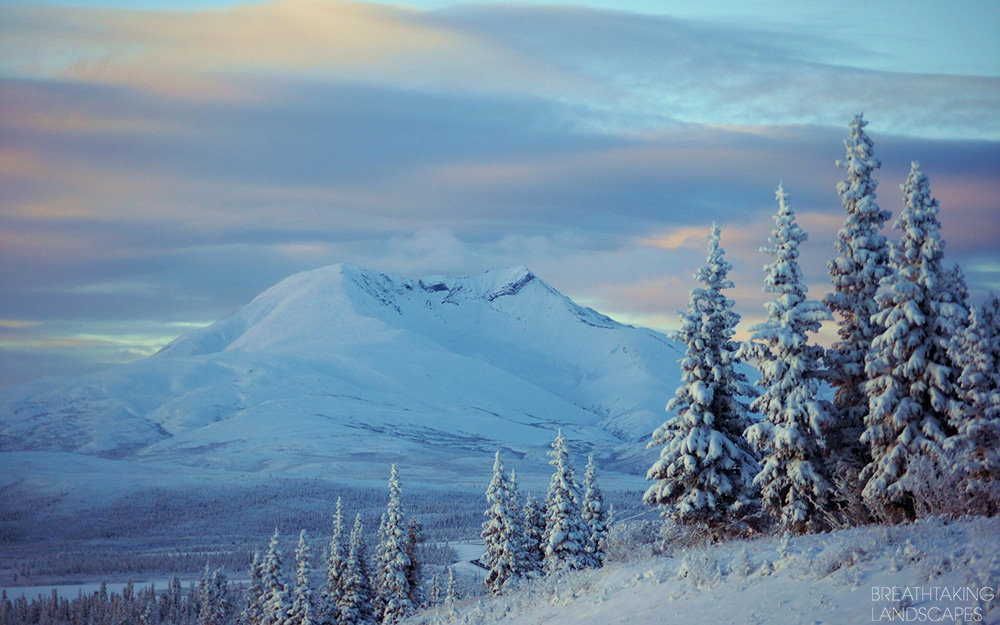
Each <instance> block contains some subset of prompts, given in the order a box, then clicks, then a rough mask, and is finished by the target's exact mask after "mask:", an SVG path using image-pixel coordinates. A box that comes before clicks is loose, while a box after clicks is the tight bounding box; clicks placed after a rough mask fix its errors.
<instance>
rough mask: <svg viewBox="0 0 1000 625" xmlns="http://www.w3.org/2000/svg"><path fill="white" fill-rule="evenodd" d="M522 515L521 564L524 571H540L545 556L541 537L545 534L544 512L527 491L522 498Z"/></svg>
mask: <svg viewBox="0 0 1000 625" xmlns="http://www.w3.org/2000/svg"><path fill="white" fill-rule="evenodd" d="M522 516H523V528H524V529H523V532H522V534H523V537H524V546H523V548H522V553H523V566H524V572H525V573H535V572H538V571H541V569H542V562H543V560H544V558H545V551H544V544H543V542H542V537H543V536H544V535H545V514H544V513H543V511H542V506H541V504H540V503H539V502H538V500H537V499H536V498H535V496H534V495H532V494H531V493H528V495H527V497H526V498H525V500H524V510H523V513H522Z"/></svg>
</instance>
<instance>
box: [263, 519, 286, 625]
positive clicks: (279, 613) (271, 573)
mask: <svg viewBox="0 0 1000 625" xmlns="http://www.w3.org/2000/svg"><path fill="white" fill-rule="evenodd" d="M278 539H279V534H278V530H277V529H275V530H274V536H272V537H271V543H270V544H269V545H268V548H267V554H266V555H265V556H264V561H263V563H262V564H261V586H262V587H263V592H262V593H261V600H262V603H261V612H262V614H261V620H260V625H290V624H289V623H288V609H289V608H290V607H291V603H290V601H289V598H288V586H287V584H286V583H285V574H284V562H282V556H281V547H280V546H279V545H278Z"/></svg>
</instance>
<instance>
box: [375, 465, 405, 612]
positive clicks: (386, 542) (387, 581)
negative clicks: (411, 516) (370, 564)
mask: <svg viewBox="0 0 1000 625" xmlns="http://www.w3.org/2000/svg"><path fill="white" fill-rule="evenodd" d="M384 519H385V523H384V526H383V528H382V542H381V543H380V544H379V556H378V562H379V564H380V565H381V569H380V570H379V573H378V595H379V603H380V606H381V612H382V613H381V618H380V621H379V622H380V623H384V624H391V623H396V622H398V621H400V620H401V619H403V618H405V617H407V616H409V615H410V614H411V613H412V612H413V610H414V605H413V602H412V601H411V600H410V583H409V579H407V576H406V572H407V570H409V568H410V559H409V557H407V555H406V543H407V535H406V513H405V511H404V509H403V487H402V485H401V484H400V482H399V474H398V473H397V471H396V465H392V471H391V475H390V477H389V504H388V505H387V506H386V510H385V517H384Z"/></svg>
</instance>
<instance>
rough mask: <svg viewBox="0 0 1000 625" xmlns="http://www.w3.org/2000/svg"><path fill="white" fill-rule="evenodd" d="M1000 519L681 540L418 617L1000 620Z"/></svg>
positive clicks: (597, 621)
mask: <svg viewBox="0 0 1000 625" xmlns="http://www.w3.org/2000/svg"><path fill="white" fill-rule="evenodd" d="M998 541H1000V519H983V518H980V519H974V520H970V521H962V522H952V523H949V522H945V521H941V520H937V519H928V520H923V521H920V522H918V523H915V524H913V525H908V526H900V527H883V526H872V527H865V528H855V529H851V530H843V531H839V532H834V533H830V534H820V535H811V536H801V537H793V538H791V539H788V540H786V539H783V538H768V539H759V540H752V541H734V542H729V543H725V544H721V545H715V546H707V547H699V548H695V547H692V548H688V549H683V548H680V547H677V548H674V549H672V550H670V551H671V553H670V554H669V555H661V556H655V557H643V558H639V559H636V560H634V561H625V562H621V561H620V562H614V563H609V564H608V565H607V566H605V567H604V568H603V569H600V570H589V571H582V572H578V573H574V574H570V575H566V576H564V577H562V578H558V579H543V580H541V581H537V582H534V583H528V584H525V585H524V586H523V587H522V588H520V589H517V590H514V591H512V592H510V593H509V594H507V595H506V596H503V597H499V598H486V599H482V600H479V601H472V600H470V601H467V602H463V603H460V604H459V605H457V606H454V610H451V609H447V608H440V609H437V610H434V611H430V612H426V613H423V614H421V615H418V616H416V617H414V618H413V619H411V621H410V623H414V624H416V623H421V624H437V623H451V622H456V623H468V624H475V625H492V624H496V625H542V624H545V625H616V624H622V625H624V624H629V625H669V624H671V623H685V624H686V623H751V624H768V625H771V624H785V623H787V624H796V625H798V624H805V625H816V624H831V625H849V624H860V623H902V622H908V623H916V622H928V623H987V624H997V623H1000V603H998V600H997V598H996V591H997V586H998V585H1000V549H998V548H997V545H998Z"/></svg>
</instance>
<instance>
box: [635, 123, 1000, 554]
mask: <svg viewBox="0 0 1000 625" xmlns="http://www.w3.org/2000/svg"><path fill="white" fill-rule="evenodd" d="M866 125H867V122H866V121H864V119H863V118H862V116H861V115H858V116H855V118H854V119H853V120H852V122H851V124H850V130H851V134H850V137H849V139H847V140H846V141H845V145H846V147H847V155H846V158H845V159H844V160H842V161H838V163H837V164H838V165H839V166H840V167H841V168H843V169H845V170H846V172H847V179H846V180H845V181H843V182H841V183H840V184H839V185H838V187H837V190H838V193H839V194H840V198H841V201H842V203H843V206H844V209H845V210H846V212H847V218H846V220H845V223H844V226H843V228H842V229H841V230H840V231H839V233H838V239H837V244H836V250H837V256H836V257H835V258H834V259H833V260H831V261H830V262H829V263H828V273H829V275H830V278H831V280H832V284H833V292H832V293H830V294H829V295H827V296H826V297H825V298H824V299H823V302H819V301H816V300H811V299H809V298H808V294H807V289H806V286H805V284H804V283H803V278H802V271H801V268H800V265H799V246H800V244H801V243H803V242H804V241H805V240H806V233H805V232H804V231H803V230H802V228H801V227H800V226H799V225H798V224H797V223H796V219H795V212H794V211H793V210H792V208H791V206H790V204H789V200H788V194H787V193H786V192H785V190H784V189H783V188H782V187H781V186H779V188H778V192H777V199H778V212H777V214H776V215H775V218H774V219H775V227H774V230H773V231H772V233H771V237H770V239H769V241H768V246H767V247H764V248H762V250H761V251H762V252H764V253H765V254H767V255H768V256H770V257H771V258H772V259H773V260H772V262H771V263H770V264H768V265H767V266H766V267H765V269H764V273H765V276H764V291H765V292H766V293H769V294H772V295H773V299H772V300H771V301H769V302H767V303H766V304H765V308H766V310H767V318H766V320H765V321H764V322H763V323H761V324H758V325H756V326H754V327H752V328H751V332H752V336H751V337H750V340H749V342H747V343H740V342H738V341H735V340H733V334H734V330H735V328H736V325H737V323H738V322H739V315H738V314H736V313H735V312H734V311H733V301H732V300H730V299H728V298H727V297H726V296H725V295H724V294H723V293H722V292H723V290H725V289H728V288H732V287H733V286H734V285H733V282H732V281H731V280H729V279H728V272H729V270H730V269H731V268H732V265H731V264H730V263H728V262H727V261H726V260H725V258H724V251H723V249H722V247H721V244H720V231H719V228H718V227H717V226H713V228H712V231H711V234H710V236H709V254H708V260H707V262H706V264H705V266H704V267H702V268H701V269H699V271H698V272H697V274H696V278H697V279H698V280H699V281H700V283H701V286H699V287H697V288H695V289H693V290H692V291H691V295H690V301H689V304H688V307H687V310H686V311H685V312H683V313H681V329H680V330H679V331H678V332H676V333H675V337H676V338H677V339H678V340H680V341H681V342H682V343H684V345H686V346H687V351H686V354H685V357H684V358H683V359H682V360H681V373H682V382H681V385H680V386H679V387H678V388H677V391H676V393H675V396H674V398H673V399H671V401H670V402H669V404H668V405H667V410H668V411H669V412H670V413H671V416H670V417H669V418H668V419H667V420H666V421H665V422H664V423H663V425H662V426H660V427H659V428H658V429H657V430H656V431H655V432H654V433H653V437H652V440H651V441H650V443H649V446H650V447H656V446H658V447H661V452H660V458H659V460H657V462H656V463H655V464H653V466H652V467H651V468H650V469H649V472H648V476H647V477H648V479H650V480H654V481H655V483H654V484H653V485H652V486H651V487H650V488H649V489H648V490H647V491H646V493H645V496H644V500H645V502H646V503H647V504H650V505H659V506H661V510H662V514H663V516H664V518H665V519H667V520H668V521H670V522H672V523H676V524H678V525H680V526H688V527H692V528H698V529H699V530H700V531H704V532H706V533H707V534H709V535H714V536H718V535H721V534H726V533H732V532H734V531H736V532H740V531H746V530H752V529H754V528H755V527H756V528H757V529H761V528H762V527H764V526H768V525H775V526H776V527H777V528H778V529H780V530H782V531H790V532H813V531H822V530H826V529H830V528H834V527H842V526H848V525H856V524H862V523H867V522H871V521H881V522H889V523H898V522H906V521H911V520H913V519H916V518H917V517H920V516H924V515H929V514H945V515H953V516H957V515H963V514H987V515H994V514H996V513H997V512H998V511H1000V391H998V386H1000V300H998V298H997V297H996V295H991V296H990V297H989V298H988V299H987V301H986V303H985V304H983V305H982V306H978V307H976V306H971V305H970V304H969V303H968V300H967V297H968V293H967V289H966V286H965V281H964V279H963V274H962V271H961V268H960V267H959V266H958V265H954V266H950V267H949V266H946V265H945V263H944V241H943V239H942V237H941V230H940V223H939V221H938V211H939V205H938V202H937V200H936V199H933V198H932V197H931V192H930V185H929V182H928V179H927V176H926V175H925V174H924V173H923V172H922V171H921V169H920V166H919V164H918V163H916V162H914V163H912V164H911V169H910V173H909V176H908V177H907V179H906V181H905V183H904V184H902V185H901V189H902V191H903V209H902V212H901V213H900V215H899V217H898V219H897V220H896V224H895V227H896V229H898V230H899V231H900V240H899V242H898V243H895V244H891V243H889V242H888V241H887V239H886V237H885V236H884V235H882V233H881V228H882V226H883V225H884V224H885V222H886V221H888V219H889V217H890V214H889V212H888V211H885V210H882V209H881V208H879V206H878V204H877V203H876V201H875V189H876V186H877V182H876V180H875V179H874V178H873V177H872V172H873V171H874V170H875V169H877V168H879V167H880V165H881V163H880V162H879V161H878V159H876V158H875V157H874V154H873V143H872V141H871V139H870V138H869V137H868V135H867V134H866V133H865V131H864V127H865V126H866ZM825 320H836V324H837V332H838V339H839V340H837V341H836V342H835V343H833V345H832V347H831V348H830V349H824V348H823V347H822V346H820V345H817V344H814V343H813V342H812V340H811V337H810V334H813V333H815V332H817V331H818V330H819V328H820V324H821V322H823V321H825ZM742 361H749V362H752V363H754V364H756V366H757V368H758V369H759V371H760V377H759V379H758V380H757V382H756V385H755V386H752V385H751V384H750V383H749V382H748V380H747V378H746V376H745V375H743V373H741V370H740V369H739V367H738V366H737V365H738V364H739V363H740V362H742ZM824 383H825V384H828V385H830V386H831V387H832V389H833V391H834V393H833V396H832V400H827V399H825V398H824V397H823V396H822V395H821V387H822V384H824ZM751 413H757V414H758V415H759V420H755V419H753V418H752V417H751Z"/></svg>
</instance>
